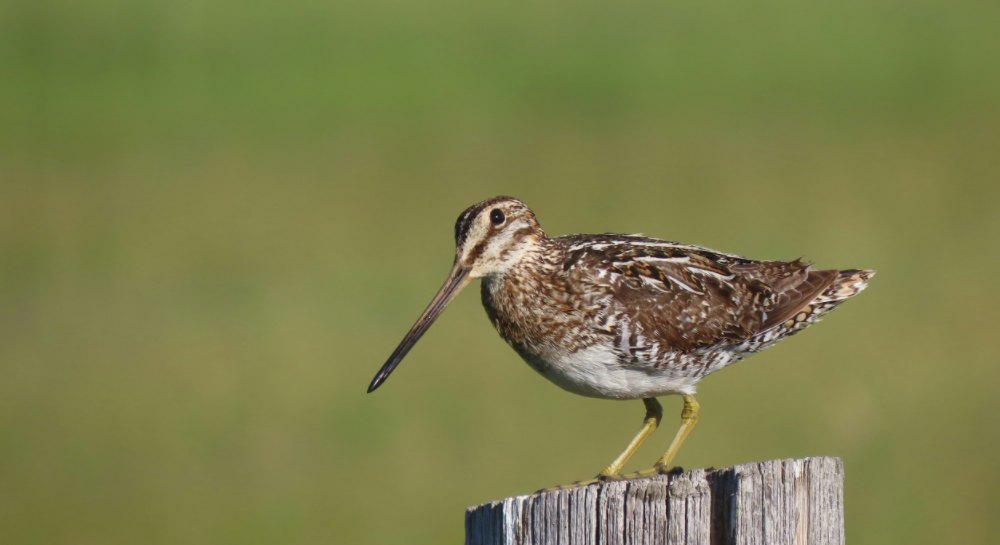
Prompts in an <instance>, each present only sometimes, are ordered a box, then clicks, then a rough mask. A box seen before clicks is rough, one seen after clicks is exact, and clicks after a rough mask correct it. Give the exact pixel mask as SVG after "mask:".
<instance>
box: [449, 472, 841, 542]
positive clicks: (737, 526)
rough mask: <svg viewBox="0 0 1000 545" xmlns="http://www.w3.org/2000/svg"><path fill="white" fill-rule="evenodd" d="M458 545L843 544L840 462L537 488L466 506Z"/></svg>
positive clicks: (657, 476) (690, 473)
mask: <svg viewBox="0 0 1000 545" xmlns="http://www.w3.org/2000/svg"><path fill="white" fill-rule="evenodd" d="M465 543H466V545H618V544H621V545H624V544H637V545H638V544H656V545H661V544H665V545H680V544H685V545H695V544H699V545H786V544H788V545H791V544H796V545H843V543H844V465H843V462H841V460H840V459H839V458H826V457H820V458H802V459H797V460H770V461H766V462H759V463H753V464H742V465H738V466H733V467H730V468H726V469H707V470H705V469H694V470H691V471H687V472H684V473H681V474H672V475H656V476H653V477H648V478H643V479H634V480H628V481H612V482H606V483H597V484H592V485H588V486H581V487H576V488H570V489H566V490H552V491H544V492H537V493H535V494H531V495H527V496H516V497H512V498H506V499H503V500H499V501H494V502H490V503H485V504H482V505H479V506H476V507H471V508H469V509H468V511H466V514H465Z"/></svg>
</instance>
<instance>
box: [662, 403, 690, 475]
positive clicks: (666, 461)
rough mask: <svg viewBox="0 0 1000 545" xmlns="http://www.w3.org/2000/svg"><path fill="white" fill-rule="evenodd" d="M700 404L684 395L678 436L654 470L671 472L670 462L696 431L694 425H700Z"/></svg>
mask: <svg viewBox="0 0 1000 545" xmlns="http://www.w3.org/2000/svg"><path fill="white" fill-rule="evenodd" d="M698 409H699V405H698V402H697V401H695V400H694V396H691V395H687V394H685V395H684V408H683V409H681V427H680V428H678V430H677V435H675V436H674V440H673V441H672V442H671V443H670V448H668V449H667V452H666V453H665V454H664V455H663V457H661V458H660V459H659V461H657V462H656V465H655V466H654V468H655V469H656V470H657V471H658V472H661V473H666V472H667V471H670V462H672V461H673V459H674V456H675V455H676V454H677V451H678V450H680V448H681V444H682V443H684V439H686V438H687V436H688V434H689V433H691V430H693V429H694V425H695V424H697V423H698Z"/></svg>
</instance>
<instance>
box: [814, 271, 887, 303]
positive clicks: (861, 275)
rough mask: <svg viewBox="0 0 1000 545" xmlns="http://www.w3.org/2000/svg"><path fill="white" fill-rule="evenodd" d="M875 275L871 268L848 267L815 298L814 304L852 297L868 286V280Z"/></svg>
mask: <svg viewBox="0 0 1000 545" xmlns="http://www.w3.org/2000/svg"><path fill="white" fill-rule="evenodd" d="M873 276H875V271H873V270H870V269H848V270H844V271H839V273H838V275H837V278H836V279H834V281H833V282H832V283H831V284H830V286H829V287H827V288H826V289H825V290H823V293H821V294H819V296H818V297H816V299H813V301H812V304H814V305H815V304H822V303H833V302H839V301H843V300H845V299H850V298H851V297H854V296H855V295H857V294H859V293H861V292H862V291H863V290H864V289H865V288H867V287H868V280H869V279H871V278H872V277H873Z"/></svg>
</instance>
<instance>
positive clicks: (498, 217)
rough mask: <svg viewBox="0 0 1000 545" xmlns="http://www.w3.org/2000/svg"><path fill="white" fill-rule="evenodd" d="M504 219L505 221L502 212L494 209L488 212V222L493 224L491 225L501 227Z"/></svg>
mask: <svg viewBox="0 0 1000 545" xmlns="http://www.w3.org/2000/svg"><path fill="white" fill-rule="evenodd" d="M505 219H507V217H506V216H504V215H503V210H500V209H499V208H494V209H493V210H491V211H490V221H491V222H493V225H501V224H503V222H504V220H505Z"/></svg>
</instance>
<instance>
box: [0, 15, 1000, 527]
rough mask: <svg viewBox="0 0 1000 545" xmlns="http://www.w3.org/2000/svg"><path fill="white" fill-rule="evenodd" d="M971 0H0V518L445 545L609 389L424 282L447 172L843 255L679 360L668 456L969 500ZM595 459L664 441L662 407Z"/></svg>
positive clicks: (902, 523) (580, 451)
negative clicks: (642, 427) (551, 374)
mask: <svg viewBox="0 0 1000 545" xmlns="http://www.w3.org/2000/svg"><path fill="white" fill-rule="evenodd" d="M997 20H1000V4H998V3H997V2H986V1H982V2H951V3H946V2H931V1H926V0H916V1H906V2H903V1H894V0H846V1H843V2H835V3H803V2H792V1H787V0H758V1H755V2H751V3H740V2H705V1H695V0H675V1H669V2H638V1H626V2H606V1H585V2H577V3H552V4H541V3H537V2H516V1H515V2H510V1H506V2H459V1H454V0H452V1H448V0H426V1H422V2H403V1H399V0H375V1H364V2H361V1H334V2H331V1H320V0H291V1H288V2H282V3H277V2H275V3H266V2H237V1H232V0H216V1H204V0H203V1H191V0H178V1H175V2H160V3H153V2H129V1H124V0H85V1H80V2H72V1H70V2H65V1H64V2H53V1H44V0H43V1H32V2H28V1H19V0H15V1H14V2H13V3H9V2H8V3H4V4H2V5H0V69H2V73H0V179H2V185H0V542H3V543H10V544H67V545H69V544H73V545H76V544H102V545H103V544H131V543H145V544H154V545H155V544H188V543H191V544H202V543H204V544H209V543H211V544H227V543H232V544H258V543H260V544H272V543H281V544H307V543H308V544H313V543H316V544H319V543H380V544H381V543H388V544H394V543H399V544H409V543H457V542H459V541H460V540H461V539H462V535H463V526H462V524H463V522H462V521H463V510H464V508H465V507H466V506H467V505H471V504H477V503H480V502H483V501H487V500H491V499H495V498H500V497H504V496H508V495H514V494H519V493H525V492H529V491H532V490H535V489H538V488H540V487H543V486H548V485H553V484H557V483H565V482H569V481H572V480H576V479H580V478H585V477H589V476H591V475H592V474H594V473H595V472H596V471H597V470H598V469H600V468H601V467H603V465H604V464H606V463H607V462H608V461H609V460H610V459H611V458H612V457H613V456H614V455H616V454H617V453H618V451H619V450H620V448H621V447H622V446H623V445H624V444H625V442H626V441H627V440H628V439H629V438H630V437H631V435H632V434H633V433H634V431H635V430H636V429H637V426H638V424H639V422H640V419H641V415H642V407H641V404H640V403H639V402H614V401H602V400H593V399H585V398H580V397H576V396H572V395H570V394H567V393H564V392H563V391H561V390H559V389H557V388H556V387H554V386H552V385H551V384H548V383H547V382H545V381H544V380H542V379H541V378H539V377H538V376H536V375H535V374H534V372H533V371H531V370H530V369H529V368H528V367H527V366H526V365H525V364H524V363H522V362H521V361H520V360H519V359H518V357H517V356H516V355H515V354H514V353H513V352H512V351H511V350H510V349H509V348H507V346H505V344H504V343H503V342H502V341H501V340H500V339H499V338H498V336H497V335H496V333H495V332H494V331H493V329H492V327H490V325H489V323H488V321H487V320H486V319H485V317H484V315H483V311H482V310H481V308H479V306H480V305H479V297H478V294H476V293H474V292H475V291H476V290H475V289H472V290H469V293H466V294H464V295H463V296H462V297H460V298H459V299H458V300H457V301H456V302H455V303H454V305H453V306H452V308H450V309H449V310H448V311H447V312H446V313H445V315H444V316H443V317H442V319H441V320H440V321H439V323H438V324H437V325H436V326H435V327H434V328H432V330H431V331H430V333H429V334H428V335H427V336H426V337H425V338H424V340H423V341H421V343H420V344H419V345H418V346H417V348H416V349H415V350H414V351H413V352H412V353H411V355H410V356H409V357H408V358H407V360H406V361H405V362H404V364H403V365H402V367H401V368H400V369H399V371H397V373H396V374H395V375H394V376H393V378H392V380H390V381H389V382H388V384H386V385H385V386H384V387H383V388H382V389H381V390H379V391H378V392H377V393H376V394H374V395H366V394H365V393H364V390H365V387H366V386H367V384H368V381H369V380H370V378H371V376H372V374H373V373H374V372H375V371H376V370H377V369H378V367H379V366H380V365H381V364H382V362H383V360H384V358H385V357H386V356H387V355H388V353H389V352H390V351H391V350H392V348H393V347H394V346H395V344H396V343H397V342H398V341H399V339H400V337H401V336H402V334H403V333H404V331H405V330H406V328H407V327H408V326H409V325H410V323H411V322H412V320H413V319H414V318H416V316H417V314H418V313H419V312H420V310H422V308H423V306H424V305H425V304H426V303H427V301H428V300H429V299H430V296H431V295H432V294H433V292H434V290H435V289H436V288H437V287H438V286H439V284H440V282H441V281H442V280H443V278H444V275H445V273H446V271H447V269H448V266H449V265H450V261H451V258H452V252H453V248H452V235H451V232H452V226H453V222H454V220H455V218H456V216H457V215H458V213H459V212H460V211H461V210H462V209H463V208H464V207H466V206H467V205H469V204H471V203H473V202H476V201H478V200H481V199H483V198H487V197H490V196H493V195H497V194H511V195H515V196H518V197H520V198H522V199H524V200H525V201H526V202H527V203H528V204H529V205H530V206H532V207H533V208H534V210H535V211H536V213H537V214H538V215H539V218H540V220H541V222H542V224H543V226H544V227H546V229H547V230H548V232H550V233H553V234H562V233H570V232H604V231H618V232H643V233H646V234H649V235H653V236H658V237H662V238H668V239H673V240H681V241H686V242H696V243H701V244H705V245H708V246H710V247H715V248H718V249H721V250H725V251H731V252H737V253H742V254H745V255H749V256H752V257H758V258H775V259H777V258H795V257H799V256H805V257H806V258H808V259H810V260H813V261H815V262H817V263H818V264H819V265H821V266H825V267H842V268H848V267H872V268H876V269H878V270H879V276H878V277H877V278H876V279H875V280H874V282H873V284H872V286H871V287H870V289H869V290H868V291H867V292H865V293H864V294H863V295H862V296H861V297H859V298H858V299H856V300H854V301H851V302H849V303H847V304H846V305H844V306H843V307H841V308H840V309H839V310H838V311H837V312H836V313H834V314H833V315H831V316H830V317H828V318H827V320H826V321H824V323H823V324H822V325H820V326H819V327H816V328H813V329H811V330H810V331H809V332H808V333H805V334H802V335H799V336H797V337H795V338H793V339H790V340H788V341H786V342H784V343H782V344H780V345H779V346H778V347H775V348H773V349H771V350H769V351H768V352H767V353H766V354H763V355H760V356H756V357H754V358H752V359H750V360H749V361H746V362H744V363H741V364H740V365H737V366H735V367H732V368H730V369H727V370H726V371H725V372H723V373H719V374H717V375H714V376H712V377H711V378H709V379H708V380H706V381H704V382H703V383H702V384H701V390H700V392H701V393H700V396H699V400H700V401H701V404H702V408H703V412H702V420H701V423H700V425H699V427H698V429H697V430H696V432H695V433H694V434H693V435H692V436H691V438H690V439H689V440H688V443H687V444H686V445H685V448H684V449H683V450H682V451H681V453H680V455H679V457H678V459H677V463H679V464H681V465H683V466H685V467H706V466H726V465H730V464H734V463H741V462H748V461H753V460H761V459H768V458H785V457H799V456H805V455H836V456H841V457H843V459H844V461H845V464H846V469H847V489H846V511H847V538H848V541H849V542H850V543H852V544H879V543H911V544H931V543H943V542H951V543H989V542H991V541H992V540H994V539H995V538H996V535H997V532H998V531H1000V527H998V526H1000V525H998V523H997V522H996V520H997V519H996V515H995V511H996V508H997V506H998V505H1000V478H998V475H1000V471H998V469H997V463H998V456H997V453H996V451H997V448H998V447H1000V429H998V417H997V415H998V411H1000V398H998V395H997V393H996V390H997V386H998V384H1000V380H998V379H1000V371H998V369H997V363H998V349H997V342H996V329H997V325H998V320H997V314H996V308H997V306H996V305H997V303H998V300H997V299H998V298H997V295H996V293H997V288H996V282H995V281H994V274H995V269H996V267H997V265H998V259H997V255H998V252H1000V244H998V240H1000V214H998V213H997V207H998V205H1000V184H998V180H1000V176H998V174H1000V168H998V162H1000V160H998V157H1000V145H998V129H1000V77H998V66H1000V65H998V61H997V59H1000V40H998V39H996V38H995V34H996V28H995V27H996V24H995V23H996V21H997ZM664 404H665V409H666V411H667V414H668V416H669V419H668V421H667V422H668V425H667V426H666V427H667V428H668V430H667V431H661V432H660V433H659V434H657V435H656V436H654V439H653V440H651V441H650V445H649V446H647V447H645V448H644V449H643V450H641V451H640V453H639V455H638V456H637V460H636V461H635V462H633V463H632V464H630V466H629V469H638V468H640V467H642V466H643V463H649V462H651V461H652V460H654V459H655V458H656V457H657V456H659V455H660V454H661V451H662V450H663V449H665V447H666V445H667V443H668V441H669V438H670V436H671V435H672V433H673V427H674V425H675V421H674V420H673V418H674V416H675V415H676V414H677V411H678V410H679V407H680V403H679V400H678V399H676V398H665V399H664Z"/></svg>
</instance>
